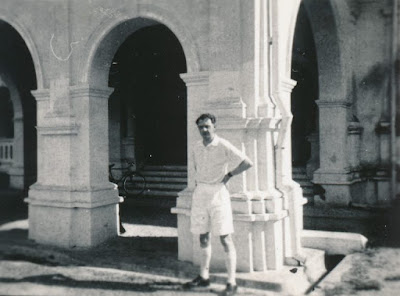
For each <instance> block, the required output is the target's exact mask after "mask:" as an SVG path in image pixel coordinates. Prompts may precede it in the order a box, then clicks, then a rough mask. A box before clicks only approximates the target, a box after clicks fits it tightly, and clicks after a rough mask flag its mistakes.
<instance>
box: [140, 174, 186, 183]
mask: <svg viewBox="0 0 400 296" xmlns="http://www.w3.org/2000/svg"><path fill="white" fill-rule="evenodd" d="M145 177H146V182H147V183H155V182H157V183H184V184H187V178H186V177H166V176H159V177H157V176H145Z"/></svg>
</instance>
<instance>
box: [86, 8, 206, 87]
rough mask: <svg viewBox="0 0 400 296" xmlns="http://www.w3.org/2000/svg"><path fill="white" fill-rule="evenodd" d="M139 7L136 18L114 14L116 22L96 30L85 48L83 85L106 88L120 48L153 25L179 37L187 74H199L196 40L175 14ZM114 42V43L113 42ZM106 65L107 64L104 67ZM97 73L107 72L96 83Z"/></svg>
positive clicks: (106, 23) (111, 20) (121, 13)
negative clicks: (135, 33) (142, 30)
mask: <svg viewBox="0 0 400 296" xmlns="http://www.w3.org/2000/svg"><path fill="white" fill-rule="evenodd" d="M137 7H138V9H137V11H136V12H135V13H133V14H127V13H126V12H119V13H116V14H115V15H116V16H117V17H116V18H111V19H110V18H106V19H105V21H103V22H102V23H101V24H100V25H99V26H98V27H97V28H96V29H95V30H94V32H93V34H92V35H91V37H90V38H89V40H88V42H87V44H86V47H87V48H89V55H88V56H89V57H88V59H87V62H86V64H85V66H84V67H82V71H83V73H81V74H82V75H80V77H82V78H81V79H82V81H81V82H82V83H84V84H89V85H93V84H94V85H104V83H105V81H107V79H108V70H109V66H110V64H111V62H112V58H113V56H114V54H115V53H116V51H117V50H118V48H119V46H120V45H121V44H122V43H123V42H124V40H125V39H126V38H127V37H128V36H129V35H131V34H132V33H134V32H135V31H136V30H138V29H140V28H143V27H146V26H149V25H153V24H163V25H165V26H166V27H168V29H170V30H171V32H172V33H173V34H174V35H175V36H176V37H177V39H178V40H179V42H180V44H181V46H182V48H183V51H184V54H185V58H186V64H187V71H188V72H197V71H199V70H200V61H199V54H198V51H197V48H196V46H195V43H194V41H193V38H192V37H191V36H190V34H189V32H187V31H186V30H184V29H183V28H184V26H183V25H182V24H181V23H180V22H179V21H178V20H177V18H176V17H175V16H174V15H173V13H171V12H169V11H167V10H164V9H162V8H160V7H157V6H155V5H150V4H139V5H138V6H137ZM122 25H124V27H123V32H122V34H121V32H119V35H118V38H117V39H116V40H112V38H113V33H114V32H116V31H117V30H118V29H121V28H122V27H121V26H122ZM111 40H112V42H110V41H111ZM99 48H101V49H102V50H101V52H100V51H99V50H98V49H99ZM104 61H106V63H107V64H104ZM96 70H106V71H103V73H101V74H100V75H101V76H100V77H98V78H97V79H95V78H94V76H95V75H94V72H95V71H96ZM100 81H101V82H100Z"/></svg>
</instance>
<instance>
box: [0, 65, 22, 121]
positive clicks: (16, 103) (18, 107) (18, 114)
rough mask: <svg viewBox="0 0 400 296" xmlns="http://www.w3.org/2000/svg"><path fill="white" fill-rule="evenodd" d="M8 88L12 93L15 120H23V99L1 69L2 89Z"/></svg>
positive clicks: (0, 81)
mask: <svg viewBox="0 0 400 296" xmlns="http://www.w3.org/2000/svg"><path fill="white" fill-rule="evenodd" d="M2 86H3V87H6V88H8V90H9V92H10V99H11V102H12V104H13V109H14V114H15V115H14V117H15V118H22V117H23V109H22V102H21V97H20V95H19V92H18V89H17V87H16V85H15V84H14V82H13V81H11V80H10V79H9V78H8V76H7V75H3V73H2V72H1V69H0V87H2Z"/></svg>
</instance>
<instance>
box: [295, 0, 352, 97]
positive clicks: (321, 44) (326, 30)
mask: <svg viewBox="0 0 400 296" xmlns="http://www.w3.org/2000/svg"><path fill="white" fill-rule="evenodd" d="M303 4H304V7H305V10H306V13H307V15H308V17H309V19H310V23H311V29H312V31H313V35H314V42H315V48H316V53H317V62H318V73H319V75H318V76H319V82H318V83H319V86H320V88H319V98H320V99H322V100H323V101H332V100H333V101H337V100H340V101H343V100H346V99H347V93H346V89H347V83H346V75H343V72H344V71H343V56H342V55H343V53H342V51H341V48H340V44H341V43H340V40H339V32H338V24H337V16H336V10H335V9H334V7H333V6H332V3H331V1H330V0H321V1H313V0H303Z"/></svg>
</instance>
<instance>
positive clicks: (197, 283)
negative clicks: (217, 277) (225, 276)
mask: <svg viewBox="0 0 400 296" xmlns="http://www.w3.org/2000/svg"><path fill="white" fill-rule="evenodd" d="M209 285H210V279H203V278H202V277H201V276H200V275H199V276H197V277H196V278H195V279H194V280H193V281H190V282H187V283H184V284H183V288H184V289H193V288H197V287H208V286H209Z"/></svg>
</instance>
